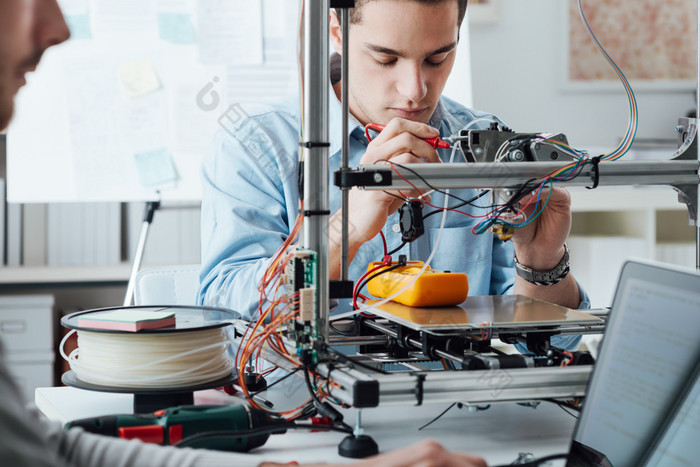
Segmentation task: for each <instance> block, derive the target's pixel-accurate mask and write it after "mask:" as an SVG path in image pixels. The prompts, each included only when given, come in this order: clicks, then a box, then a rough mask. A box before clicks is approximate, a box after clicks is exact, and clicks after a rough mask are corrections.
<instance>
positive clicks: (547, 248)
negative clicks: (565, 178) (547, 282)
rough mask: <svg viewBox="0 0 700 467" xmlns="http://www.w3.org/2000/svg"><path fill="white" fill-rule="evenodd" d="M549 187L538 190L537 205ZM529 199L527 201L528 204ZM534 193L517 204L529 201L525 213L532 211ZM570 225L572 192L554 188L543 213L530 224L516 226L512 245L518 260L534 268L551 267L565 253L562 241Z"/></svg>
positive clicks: (545, 268)
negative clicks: (517, 227)
mask: <svg viewBox="0 0 700 467" xmlns="http://www.w3.org/2000/svg"><path fill="white" fill-rule="evenodd" d="M548 194H549V190H548V189H547V188H544V189H543V190H542V193H541V194H540V202H539V206H538V209H541V208H542V204H543V203H544V202H545V201H546V200H547V196H548ZM528 203H529V205H528ZM536 204H537V193H534V194H531V195H528V196H526V197H525V198H523V199H522V200H521V201H520V206H525V205H528V206H527V207H526V208H525V213H527V215H528V216H530V215H532V213H533V212H534V210H535V205H536ZM570 229H571V196H570V195H569V192H568V191H567V190H565V189H564V188H554V189H553V190H552V194H551V196H550V197H549V202H548V203H547V206H546V207H545V208H544V210H543V211H542V213H541V214H540V215H539V216H538V217H537V219H535V220H534V221H533V222H532V223H531V224H530V225H528V226H526V227H523V228H519V229H515V232H514V233H513V246H514V247H515V255H516V256H517V257H518V261H519V262H520V263H521V264H524V265H525V266H528V267H530V268H532V269H534V270H537V271H546V270H549V269H552V268H553V267H555V266H556V265H557V264H559V261H561V258H562V257H563V256H564V242H565V241H566V239H567V237H568V236H569V230H570Z"/></svg>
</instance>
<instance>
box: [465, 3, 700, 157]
mask: <svg viewBox="0 0 700 467" xmlns="http://www.w3.org/2000/svg"><path fill="white" fill-rule="evenodd" d="M501 2H502V4H501V15H500V19H499V20H498V21H496V22H494V23H489V24H472V25H471V56H472V73H473V78H472V83H473V90H474V107H475V108H477V109H480V110H485V111H489V112H492V113H495V114H496V115H497V116H498V117H500V118H501V119H502V120H503V121H505V122H506V124H508V125H509V126H510V127H511V128H513V129H514V130H515V131H518V132H530V131H532V132H542V131H556V132H563V133H565V134H566V135H567V136H568V138H569V143H570V144H572V145H573V146H575V147H579V148H583V149H585V148H587V147H591V148H592V147H594V146H605V147H608V146H611V149H612V148H613V147H614V146H613V145H616V144H617V143H618V141H619V140H620V138H621V136H622V135H623V134H624V132H625V131H626V129H627V118H628V117H627V99H626V97H625V94H624V91H623V89H622V85H619V86H617V87H615V89H614V90H596V91H590V90H587V91H572V90H566V89H564V87H565V86H564V84H565V83H564V75H565V67H566V62H565V51H566V27H567V21H566V8H567V4H568V1H567V0H528V1H523V0H501ZM603 45H605V44H603ZM613 58H615V57H613ZM602 59H603V58H602V57H601V60H602ZM623 71H624V70H623ZM635 93H636V95H637V101H638V105H639V130H638V136H639V137H646V138H652V137H653V138H674V137H675V133H674V131H673V129H674V127H675V125H676V120H677V119H678V117H681V116H685V114H686V112H688V110H690V109H692V108H694V105H695V103H694V96H693V92H692V91H691V90H685V91H674V92H669V91H665V92H659V91H648V90H647V91H645V90H640V89H636V90H635Z"/></svg>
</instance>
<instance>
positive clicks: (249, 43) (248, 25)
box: [197, 0, 263, 65]
mask: <svg viewBox="0 0 700 467" xmlns="http://www.w3.org/2000/svg"><path fill="white" fill-rule="evenodd" d="M197 13H198V31H199V41H198V44H199V60H200V62H201V63H203V64H205V65H217V64H227V65H231V64H235V65H259V64H262V63H263V20H262V4H261V2H260V0H199V2H198V4H197Z"/></svg>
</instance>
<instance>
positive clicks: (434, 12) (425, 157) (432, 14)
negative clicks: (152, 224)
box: [199, 0, 588, 349]
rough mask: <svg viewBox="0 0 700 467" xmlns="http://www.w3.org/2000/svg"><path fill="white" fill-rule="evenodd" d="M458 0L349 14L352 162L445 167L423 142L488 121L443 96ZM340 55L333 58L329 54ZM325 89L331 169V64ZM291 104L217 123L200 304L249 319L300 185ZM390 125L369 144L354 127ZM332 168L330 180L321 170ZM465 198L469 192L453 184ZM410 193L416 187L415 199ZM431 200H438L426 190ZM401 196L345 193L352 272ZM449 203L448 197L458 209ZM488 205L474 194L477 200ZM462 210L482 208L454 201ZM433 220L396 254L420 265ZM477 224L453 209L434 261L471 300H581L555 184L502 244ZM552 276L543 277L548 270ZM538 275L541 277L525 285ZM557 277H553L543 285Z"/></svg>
mask: <svg viewBox="0 0 700 467" xmlns="http://www.w3.org/2000/svg"><path fill="white" fill-rule="evenodd" d="M466 6H467V1H466V0H372V1H368V0H363V1H359V2H357V3H356V8H355V9H354V11H353V12H352V15H351V21H350V25H349V27H350V43H349V53H350V57H349V59H350V69H349V82H350V87H349V95H350V99H349V107H350V113H351V114H352V118H351V121H350V128H349V131H350V166H351V167H356V166H357V165H360V164H373V163H379V162H381V161H387V160H389V161H392V162H396V163H400V164H410V163H414V162H433V163H439V162H441V161H442V162H446V161H448V160H449V158H450V154H449V151H448V150H436V149H434V148H433V147H432V146H431V145H430V144H428V143H426V142H425V141H424V140H423V138H432V137H435V136H438V135H439V136H443V137H445V136H449V135H452V134H455V133H457V132H458V131H459V130H461V129H462V128H464V127H466V126H471V128H487V127H488V126H489V122H490V121H495V120H496V118H495V117H494V116H492V115H489V114H485V113H481V112H477V111H474V110H471V109H467V108H465V107H463V106H460V105H459V104H457V103H455V102H453V101H451V100H449V99H447V98H445V97H442V96H441V94H442V90H443V88H444V86H445V82H446V81H447V78H448V76H449V74H450V71H451V69H452V66H453V64H454V60H455V52H456V47H457V42H458V40H459V27H460V25H461V22H462V20H463V18H464V12H465V10H466ZM344 26H345V25H341V24H340V23H339V21H338V16H337V15H336V14H335V13H333V12H332V13H331V14H330V32H331V43H332V45H333V47H334V49H335V50H336V52H338V53H340V52H341V49H342V48H341V44H342V41H341V40H342V27H344ZM337 59H338V57H337V56H335V57H334V60H335V61H336V62H337ZM331 70H332V71H331V77H330V79H331V83H333V86H332V89H331V91H330V96H329V120H330V122H329V125H330V128H329V129H330V148H329V157H330V160H329V166H330V172H331V173H332V172H334V171H335V170H337V169H338V168H339V166H340V157H341V156H340V148H341V107H340V102H339V96H340V82H339V70H338V67H337V66H334V63H333V60H332V64H331ZM296 107H297V101H296V100H294V101H293V102H290V103H289V104H288V105H282V106H279V107H267V108H260V109H254V110H252V109H249V112H248V113H244V112H242V111H241V110H240V109H239V113H238V115H237V116H236V118H234V119H232V120H231V122H232V125H231V126H229V127H228V128H226V129H225V130H220V131H219V133H218V134H217V136H216V137H215V140H214V144H213V148H212V151H211V153H210V154H209V155H208V156H207V157H206V158H205V161H204V166H203V204H202V245H203V247H202V263H203V265H202V272H201V277H200V279H201V286H200V294H199V300H200V302H201V303H204V304H207V305H216V306H224V307H229V308H232V309H235V310H237V311H239V312H241V313H242V314H243V315H244V316H246V317H248V318H250V317H251V316H252V314H253V313H254V311H255V308H256V306H257V303H258V288H257V285H258V284H259V282H260V279H261V277H262V274H263V272H264V270H265V269H266V267H267V266H268V264H269V260H270V257H271V256H272V255H273V254H274V252H275V251H276V250H277V249H278V247H279V246H280V245H281V244H282V242H283V240H284V239H285V238H286V237H287V236H289V234H290V226H291V225H292V224H293V223H294V219H295V218H296V215H297V212H298V207H299V194H298V189H297V167H298V162H297V161H298V141H299V136H298V134H299V130H298V125H299V123H298V120H299V118H298V111H297V108H296ZM368 123H381V124H385V125H386V128H385V129H384V130H383V131H382V132H381V133H380V134H379V135H377V136H376V137H375V138H374V139H373V140H372V142H370V143H368V142H367V140H366V139H365V136H364V134H363V127H364V125H366V124H368ZM329 176H330V174H329ZM452 193H453V194H456V195H457V196H459V197H460V198H462V199H469V198H472V197H473V196H474V195H475V193H476V192H475V191H474V190H452ZM414 195H415V194H414ZM431 196H432V201H431V202H432V204H433V205H435V206H443V205H444V198H443V195H442V194H440V193H433V194H432V195H431ZM402 203H403V200H401V199H398V198H397V197H395V196H392V195H390V194H387V193H386V192H382V191H371V190H366V191H365V190H358V189H353V190H351V192H350V202H349V205H350V207H349V213H348V215H349V221H350V222H349V223H350V239H349V251H350V259H351V261H352V262H351V265H350V279H352V280H357V279H358V278H359V277H360V275H361V274H362V273H363V272H365V271H366V270H367V265H368V263H370V262H372V261H379V260H381V258H382V256H383V248H382V242H381V239H380V238H379V235H378V234H379V232H380V230H381V231H383V233H384V235H385V237H386V239H387V242H388V250H389V251H391V250H392V249H394V248H395V247H397V246H398V245H400V244H401V236H400V234H399V233H397V231H398V229H397V227H398V213H397V209H398V208H399V206H400V205H401V204H402ZM454 203H455V202H454V201H451V202H450V203H449V204H450V205H452V204H454ZM485 203H487V201H483V202H482V204H485ZM330 209H331V212H332V213H333V214H332V215H331V217H330V221H329V229H328V232H329V240H330V250H329V255H330V261H329V270H330V277H331V279H338V278H339V276H340V228H339V227H338V226H339V223H340V215H341V213H340V191H339V190H338V189H335V188H331V190H330ZM461 209H462V210H464V211H465V212H467V213H468V214H470V215H474V216H478V215H483V214H484V212H485V211H484V209H479V208H475V207H471V206H467V207H464V208H461ZM440 217H441V216H440V215H436V216H431V217H430V218H429V219H426V226H425V227H426V233H425V235H423V236H422V237H421V238H418V239H417V240H415V241H414V242H412V243H410V244H407V245H406V246H404V247H403V248H402V249H401V250H400V251H399V252H398V253H397V254H401V253H404V254H406V255H407V256H408V257H409V259H414V260H425V259H427V257H428V255H429V254H430V251H431V250H432V247H433V245H434V242H435V240H436V237H437V234H438V230H439V229H438V226H439V225H440V220H441V219H440ZM475 222H476V221H475V220H474V219H473V218H471V217H469V216H466V215H463V214H459V213H454V212H450V213H448V214H447V219H446V225H445V229H444V230H443V232H442V237H441V241H440V244H439V247H438V250H437V253H436V255H435V257H434V259H433V261H432V263H431V267H432V268H434V269H438V270H450V271H453V272H465V273H467V275H468V277H469V294H470V295H498V294H506V293H517V294H522V295H527V296H530V297H534V298H538V299H542V300H546V301H549V302H553V303H557V304H561V305H564V306H567V307H571V308H578V307H582V308H583V307H587V306H588V302H587V298H586V296H585V294H584V293H583V291H581V290H579V287H578V285H577V283H576V281H575V280H574V278H573V275H572V274H571V273H569V272H568V269H567V268H566V266H567V264H565V263H567V262H568V252H567V251H566V249H565V245H564V242H565V240H566V238H567V236H568V233H569V229H570V223H571V213H570V198H569V195H568V193H567V192H566V191H565V190H563V189H555V190H554V191H553V193H552V195H551V197H550V200H549V203H548V206H547V208H546V209H545V210H544V212H543V213H542V215H540V216H539V217H538V218H537V220H536V221H535V222H533V223H532V224H530V225H529V226H528V227H526V228H522V229H516V232H515V235H514V236H513V241H512V242H502V241H501V240H498V239H496V238H494V237H493V236H492V235H489V234H483V235H473V234H472V233H471V227H472V226H473V225H474V224H475ZM514 253H515V255H516V257H517V259H518V261H519V263H520V264H521V265H524V266H525V267H527V268H530V269H532V270H535V271H540V272H542V275H544V276H547V277H554V276H556V277H555V279H556V280H557V281H556V282H555V283H553V284H551V285H538V284H535V283H531V282H528V281H527V280H525V279H523V278H522V277H520V276H518V275H516V273H515V271H516V270H515V265H514ZM547 272H549V274H546V273H547ZM534 282H540V283H541V282H542V281H534ZM552 282H554V281H552ZM577 343H578V337H577V336H569V337H560V338H558V339H556V342H555V345H558V346H562V347H566V348H568V349H572V348H575V346H576V345H577Z"/></svg>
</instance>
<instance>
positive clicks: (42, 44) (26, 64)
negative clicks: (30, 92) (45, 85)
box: [0, 0, 70, 130]
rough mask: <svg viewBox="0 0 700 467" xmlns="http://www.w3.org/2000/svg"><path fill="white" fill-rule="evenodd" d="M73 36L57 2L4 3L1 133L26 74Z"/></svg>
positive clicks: (0, 15) (0, 6) (0, 9)
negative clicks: (42, 57) (50, 49)
mask: <svg viewBox="0 0 700 467" xmlns="http://www.w3.org/2000/svg"><path fill="white" fill-rule="evenodd" d="M69 36H70V31H69V30H68V26H66V23H65V21H64V20H63V15H62V14H61V10H60V9H59V7H58V4H57V3H56V0H0V130H2V129H3V128H5V127H6V126H7V125H8V123H9V122H10V117H12V111H13V108H14V104H13V100H14V96H15V94H17V91H18V90H19V88H20V87H22V86H23V85H24V84H25V83H26V81H25V78H24V75H25V73H27V72H28V71H33V70H34V69H35V68H36V66H37V64H38V63H39V59H40V58H41V55H42V54H43V53H44V51H45V50H46V49H48V48H49V47H51V46H52V45H56V44H60V43H61V42H63V41H65V40H66V39H68V37H69Z"/></svg>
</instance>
